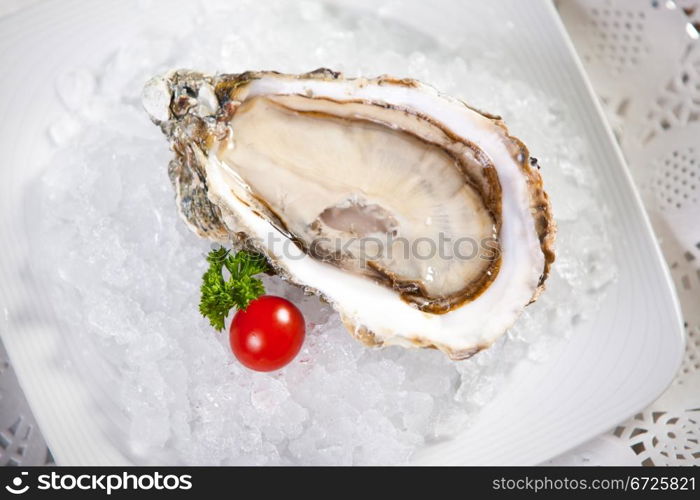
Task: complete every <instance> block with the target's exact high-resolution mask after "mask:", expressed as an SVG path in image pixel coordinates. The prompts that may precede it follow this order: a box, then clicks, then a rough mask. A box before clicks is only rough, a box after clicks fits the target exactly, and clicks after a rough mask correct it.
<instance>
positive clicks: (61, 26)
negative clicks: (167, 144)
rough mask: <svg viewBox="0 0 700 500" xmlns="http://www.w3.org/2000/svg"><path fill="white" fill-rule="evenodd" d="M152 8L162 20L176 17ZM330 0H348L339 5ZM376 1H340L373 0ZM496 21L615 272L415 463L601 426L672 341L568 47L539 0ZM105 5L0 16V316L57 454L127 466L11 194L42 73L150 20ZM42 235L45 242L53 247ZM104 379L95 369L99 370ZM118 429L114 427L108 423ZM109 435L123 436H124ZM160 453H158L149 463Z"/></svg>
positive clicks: (647, 253) (636, 403)
mask: <svg viewBox="0 0 700 500" xmlns="http://www.w3.org/2000/svg"><path fill="white" fill-rule="evenodd" d="M173 3H174V2H168V5H167V7H166V8H164V9H163V17H164V19H162V20H160V21H162V22H168V21H170V22H172V19H166V18H168V16H172V15H173V13H174V12H177V10H178V9H177V7H176V6H175V5H173ZM334 3H350V2H342V1H337V2H334ZM374 3H375V2H373V1H365V0H362V1H355V2H352V5H353V7H354V8H372V7H373V4H374ZM394 11H395V14H389V15H396V16H399V15H400V21H401V22H402V23H404V24H407V25H410V26H411V27H412V28H414V29H418V30H420V31H423V32H426V33H428V34H430V33H438V34H439V35H440V37H441V38H443V39H445V40H449V39H450V37H451V35H453V34H454V35H456V34H457V33H460V31H461V30H462V29H463V27H462V26H461V25H460V19H464V16H468V15H469V6H468V5H467V4H465V3H463V2H457V1H454V2H447V1H440V0H438V1H437V2H436V1H431V2H421V1H415V2H405V3H402V5H401V8H400V9H394ZM494 12H495V13H496V18H494V19H489V20H485V22H494V23H506V22H511V23H514V27H515V29H512V30H511V34H512V35H511V36H508V37H502V38H499V39H494V40H493V41H490V42H489V43H497V44H499V48H501V49H503V52H504V53H505V54H507V55H508V60H507V61H504V64H509V65H511V66H512V67H513V68H514V69H515V70H516V71H517V74H518V75H519V76H520V78H521V79H522V80H524V81H526V82H527V83H528V84H529V85H530V86H531V87H534V88H538V89H541V90H542V91H543V92H545V93H547V94H549V95H551V96H553V97H554V98H556V99H557V100H558V101H560V102H562V103H563V104H564V107H565V108H564V109H565V112H566V113H569V114H571V115H573V116H576V118H577V119H576V123H577V126H578V127H579V130H578V131H577V132H578V134H579V135H580V136H582V137H584V138H585V139H586V140H587V141H588V143H589V144H590V145H591V149H592V164H593V165H594V168H595V175H596V176H597V178H598V180H599V182H600V190H601V197H602V198H603V199H605V200H607V205H608V209H609V211H610V213H611V216H612V217H613V218H614V219H615V220H616V221H617V222H618V224H617V225H618V227H619V228H620V229H619V232H618V233H617V234H615V235H613V240H614V241H613V243H614V251H613V255H611V258H612V259H614V261H615V262H616V264H617V266H618V279H617V281H616V283H614V284H613V285H611V286H610V288H609V289H608V292H607V295H606V299H605V301H604V303H603V304H602V305H601V306H600V310H599V311H597V313H594V314H593V315H592V316H593V319H592V320H591V321H589V322H586V323H584V324H583V325H582V326H581V327H579V328H578V329H577V330H576V331H575V333H574V335H573V336H572V338H571V339H570V340H569V341H567V342H563V343H561V345H560V346H559V347H558V352H557V353H556V354H555V355H553V356H551V357H550V360H549V361H548V362H545V363H542V364H533V363H530V362H527V361H523V362H522V363H521V364H520V365H518V367H517V368H516V372H515V374H514V376H512V377H511V378H510V381H509V382H508V384H507V385H506V387H504V388H503V389H502V390H501V391H500V393H499V395H498V396H497V397H496V399H495V400H494V401H493V402H491V403H490V404H489V405H488V406H487V407H486V408H485V409H484V410H483V411H482V412H481V414H480V415H479V417H478V419H477V421H476V422H475V424H474V425H473V426H471V427H470V428H469V429H468V430H467V431H465V432H464V433H463V434H461V435H459V436H458V437H457V438H455V439H453V440H450V441H448V442H443V443H439V444H436V445H432V446H431V447H429V448H426V449H424V450H421V451H420V452H419V453H418V454H417V455H416V457H415V462H416V463H420V464H535V463H539V462H542V461H544V460H547V459H549V458H551V457H554V456H556V455H558V454H560V453H562V452H564V451H566V450H567V449H569V448H571V447H574V446H576V445H578V444H580V443H581V442H583V441H585V440H587V439H590V438H592V437H593V436H595V435H597V434H599V433H601V432H604V431H606V430H608V429H609V428H611V427H613V426H614V425H615V424H616V423H618V422H620V421H622V420H624V419H625V418H627V417H629V416H630V415H632V414H634V413H635V412H637V411H638V410H640V409H642V408H643V407H644V406H646V405H647V404H648V403H650V402H651V401H652V400H653V399H654V398H656V397H657V396H658V395H659V394H660V393H661V392H662V391H663V390H664V388H665V387H666V386H667V384H669V382H670V381H671V379H672V377H673V375H674V373H675V371H676V369H677V367H678V366H679V363H680V360H681V355H682V352H683V344H684V340H683V330H682V326H681V319H680V314H679V308H678V305H677V301H676V298H675V294H674V291H673V288H672V284H671V281H670V279H669V275H668V272H667V270H666V269H665V267H664V266H665V265H664V263H663V261H662V258H661V254H660V252H659V249H658V247H657V245H656V242H655V240H654V237H653V234H652V231H651V228H650V225H649V222H648V220H647V218H646V216H645V214H644V212H643V209H642V205H641V203H640V200H639V197H638V196H637V194H636V192H635V191H634V189H633V187H632V183H631V180H630V177H629V175H628V172H627V170H626V168H625V166H624V162H623V160H622V157H621V155H620V152H619V150H618V149H617V147H616V145H615V143H614V140H613V137H612V135H611V133H610V130H609V129H608V127H607V126H606V124H605V122H604V120H603V117H602V114H601V111H600V108H599V106H598V104H597V102H596V100H595V98H594V97H593V95H592V92H591V88H590V85H589V83H588V81H587V80H586V78H585V75H584V74H583V71H582V68H581V65H580V63H579V61H578V59H577V57H576V55H575V53H574V50H573V47H572V45H571V43H570V41H569V39H568V37H567V35H566V33H565V31H564V29H563V26H562V24H561V22H560V21H559V18H558V16H557V13H556V11H555V9H554V7H553V6H552V4H551V3H550V2H549V1H546V0H531V1H528V2H524V1H521V0H503V1H499V2H497V3H496V7H495V10H494ZM154 21H156V19H151V18H149V19H143V18H141V17H140V16H139V13H138V12H134V11H131V10H129V9H125V8H124V7H123V4H122V3H120V2H117V1H114V2H107V3H105V2H79V1H61V2H43V3H39V4H37V5H35V6H33V7H30V8H29V9H26V10H24V11H22V12H21V13H19V14H15V15H11V16H9V17H8V18H6V19H4V20H2V21H1V22H0V63H1V65H2V68H3V78H2V79H0V116H2V120H1V121H0V151H2V160H3V161H2V162H1V163H0V216H1V219H0V223H1V225H0V245H1V248H2V255H3V257H2V260H1V261H0V305H1V306H2V307H3V313H4V314H3V316H1V317H0V327H1V332H0V333H1V334H2V339H3V341H4V343H5V345H6V347H7V350H8V352H9V354H10V357H11V359H12V362H13V365H14V367H15V369H16V372H17V375H18V378H19V380H20V382H21V385H22V387H23V389H24V391H25V393H26V395H27V398H28V400H29V403H30V405H31V407H32V409H33V411H34V413H35V416H36V418H37V421H38V422H39V424H40V426H41V429H42V431H43V433H44V435H45V437H46V439H47V441H48V444H49V446H50V448H51V451H52V452H53V454H54V456H55V458H56V460H57V462H58V463H59V464H61V465H88V464H103V465H108V464H126V463H128V459H127V458H126V457H125V455H124V454H123V453H122V452H121V451H120V450H121V449H122V448H121V446H122V445H121V443H122V442H123V439H122V438H123V436H124V434H123V429H125V428H126V425H127V422H125V419H124V417H123V415H122V414H121V412H120V411H119V409H118V408H117V407H116V405H115V403H114V402H113V401H112V400H111V399H110V397H109V392H110V386H109V385H108V382H107V383H104V384H103V385H102V391H96V390H95V389H94V387H92V388H91V387H88V386H87V384H85V383H84V381H83V380H81V378H80V376H79V375H78V374H77V371H76V370H74V369H72V367H71V363H70V355H69V354H66V353H69V352H70V349H86V348H87V347H86V346H83V345H70V344H68V345H67V344H66V342H65V341H64V339H65V338H66V336H64V335H62V334H61V329H60V327H57V326H56V322H55V321H52V314H53V313H51V312H50V311H52V309H53V308H52V305H51V304H49V303H48V299H47V297H46V296H45V295H44V294H42V292H41V287H40V286H37V282H36V281H35V278H33V277H31V276H29V275H28V272H27V271H26V268H25V267H23V266H24V265H23V262H24V256H25V255H26V238H25V232H24V230H23V228H22V225H21V224H22V221H23V218H22V216H21V214H20V213H19V211H20V210H21V208H20V207H21V206H22V205H21V195H22V192H23V186H24V185H25V184H26V182H27V181H28V180H29V179H31V178H32V177H33V176H34V175H36V173H37V171H38V169H39V167H40V166H41V165H42V164H44V163H45V162H46V160H47V158H48V157H49V155H50V154H51V147H50V145H49V142H48V137H47V134H46V130H47V127H48V125H49V124H50V123H53V122H54V120H55V119H56V117H57V116H58V115H59V113H60V112H61V107H60V105H59V104H58V102H57V99H56V96H55V91H54V86H53V82H55V80H56V77H57V75H58V74H59V73H60V72H61V70H62V68H64V67H70V66H71V65H78V64H82V65H88V64H92V63H98V62H100V61H102V60H104V59H105V57H106V56H107V55H108V54H110V53H111V52H113V51H114V50H115V49H116V48H117V47H118V45H119V43H120V41H121V40H125V39H128V37H129V36H131V35H132V34H134V33H135V32H137V31H138V30H140V29H143V27H144V26H145V24H146V23H149V22H150V23H152V22H154ZM49 244H50V242H49ZM109 376H110V374H107V377H106V380H109ZM120 429H121V431H120ZM120 432H121V433H120ZM154 460H155V461H157V457H156V458H154Z"/></svg>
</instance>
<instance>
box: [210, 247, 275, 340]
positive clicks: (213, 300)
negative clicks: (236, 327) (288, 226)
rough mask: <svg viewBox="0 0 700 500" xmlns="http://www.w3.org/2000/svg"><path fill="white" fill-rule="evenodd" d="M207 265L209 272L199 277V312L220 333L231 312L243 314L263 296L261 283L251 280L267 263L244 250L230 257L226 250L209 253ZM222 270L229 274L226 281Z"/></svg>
mask: <svg viewBox="0 0 700 500" xmlns="http://www.w3.org/2000/svg"><path fill="white" fill-rule="evenodd" d="M207 262H208V263H209V269H207V271H206V272H205V273H204V275H202V286H201V288H200V291H201V298H200V301H199V312H200V313H201V314H202V316H204V317H205V318H208V319H209V322H210V323H211V326H213V327H214V328H215V329H216V330H218V331H221V330H223V329H224V322H225V321H226V316H228V313H229V311H230V310H231V309H233V308H234V307H235V308H237V309H242V310H245V309H246V308H247V307H248V304H250V303H251V302H252V301H253V300H255V299H257V298H258V297H260V296H261V295H263V294H264V293H265V287H264V286H263V283H262V281H261V280H260V279H258V278H255V277H254V276H255V275H256V274H260V273H263V272H265V271H267V270H268V265H267V260H265V257H264V256H262V255H260V254H259V253H255V252H251V251H248V250H241V251H239V252H236V254H235V255H231V252H230V251H229V250H226V249H225V248H218V249H216V250H212V251H211V252H209V255H207ZM224 268H226V270H227V271H228V273H229V279H228V280H226V279H225V278H224V273H223V270H224Z"/></svg>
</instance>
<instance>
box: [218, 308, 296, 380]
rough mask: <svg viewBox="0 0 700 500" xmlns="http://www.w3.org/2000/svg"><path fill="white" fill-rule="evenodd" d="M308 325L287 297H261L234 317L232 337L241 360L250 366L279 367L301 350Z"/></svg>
mask: <svg viewBox="0 0 700 500" xmlns="http://www.w3.org/2000/svg"><path fill="white" fill-rule="evenodd" d="M305 334H306V327H305V325H304V316H303V315H302V314H301V311H300V310H299V309H298V308H297V307H296V306H295V305H294V304H292V303H291V302H289V301H288V300H287V299H283V298H282V297H275V296H272V295H263V296H262V297H258V298H257V299H255V300H254V301H253V302H251V303H250V304H249V305H248V308H247V309H246V310H245V311H238V312H237V313H236V315H235V316H234V317H233V321H231V327H230V328H229V340H230V342H231V350H232V351H233V354H234V355H235V356H236V357H237V358H238V360H239V361H240V362H241V363H243V364H244V365H245V366H247V367H248V368H250V369H251V370H257V371H261V372H269V371H272V370H278V369H279V368H282V367H283V366H284V365H286V364H287V363H289V362H290V361H291V360H292V359H294V357H295V356H296V355H297V354H298V353H299V350H300V349H301V345H302V344H303V343H304V335H305Z"/></svg>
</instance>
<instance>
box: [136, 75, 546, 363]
mask: <svg viewBox="0 0 700 500" xmlns="http://www.w3.org/2000/svg"><path fill="white" fill-rule="evenodd" d="M143 98H144V107H145V108H146V110H147V111H148V113H149V114H150V116H151V119H152V120H153V121H154V122H155V123H156V124H157V125H159V126H160V127H161V129H162V130H163V132H164V133H165V135H166V136H167V137H168V139H169V140H170V143H171V146H172V149H173V151H174V152H175V156H174V159H173V160H172V161H171V163H170V167H169V174H170V178H171V180H172V182H173V185H174V187H175V191H176V197H177V203H178V206H179V208H180V212H181V214H182V216H183V218H184V220H185V221H186V222H187V224H188V225H189V226H190V228H191V229H192V230H193V231H195V232H196V233H197V234H199V235H200V236H202V237H205V238H209V239H211V240H214V241H219V242H222V243H226V242H230V241H233V242H234V243H235V244H238V245H243V244H247V245H252V246H254V247H255V248H256V249H257V250H259V251H260V252H262V253H263V254H265V255H266V257H267V258H268V260H269V262H270V264H271V265H272V267H273V268H274V269H275V270H276V271H277V273H279V274H280V275H281V276H282V277H284V278H286V279H288V280H289V281H291V282H292V283H295V284H297V285H300V286H303V287H305V288H306V289H307V290H310V291H313V292H315V293H318V294H319V295H321V296H322V297H323V298H324V299H325V300H327V301H328V302H330V303H331V304H332V305H333V306H334V307H335V309H336V310H337V311H338V312H339V313H340V315H341V317H342V319H343V322H344V323H345V325H346V326H347V327H348V330H349V331H350V332H351V333H352V334H353V335H354V336H355V337H357V338H358V339H359V340H361V341H362V342H364V343H366V344H369V345H403V346H420V347H434V348H438V349H441V350H442V351H444V352H445V353H447V354H448V355H449V356H450V357H452V358H453V359H464V358H467V357H469V356H471V355H473V354H474V353H476V352H478V351H479V350H481V349H484V348H486V347H488V346H489V345H491V344H492V343H493V342H494V340H495V339H497V338H498V337H499V336H500V335H501V334H503V333H504V332H505V331H506V330H507V329H508V328H509V327H510V326H511V325H512V324H513V322H514V321H515V320H516V318H517V317H518V315H519V314H520V312H521V311H522V309H523V308H524V307H525V306H526V305H527V304H529V303H530V302H532V301H534V300H535V299H536V298H537V296H538V294H539V293H540V291H541V290H542V289H543V286H544V282H545V279H546V278H547V274H548V272H549V267H550V265H551V263H552V261H553V260H554V253H553V240H554V234H555V228H554V222H553V219H552V214H551V209H550V204H549V201H548V198H547V195H546V193H545V192H544V190H543V187H542V180H541V177H540V174H539V171H538V169H539V167H538V166H537V163H536V160H535V159H534V158H531V157H530V155H529V153H528V150H527V148H526V147H525V145H524V144H523V143H522V142H521V141H519V140H518V139H516V138H515V137H512V136H511V135H509V134H508V130H507V129H506V127H505V125H504V124H503V122H502V121H501V120H500V118H498V117H496V116H491V115H488V114H485V113H482V112H479V111H477V110H475V109H473V108H471V107H469V106H467V105H466V104H464V103H463V102H461V101H459V100H456V99H453V98H450V97H447V96H444V95H442V94H440V93H439V92H437V91H436V90H435V89H433V88H432V87H429V86H426V85H424V84H421V83H419V82H417V81H415V80H408V79H396V78H391V77H386V76H384V77H379V78H375V79H365V78H356V79H350V78H344V77H343V76H342V75H340V74H338V73H335V72H332V71H330V70H327V69H320V70H316V71H313V72H310V73H306V74H302V75H284V74H279V73H276V72H246V73H241V74H232V75H216V76H207V75H203V74H200V73H196V72H192V71H185V70H180V71H173V72H170V73H168V74H166V75H163V76H160V77H155V78H153V79H152V80H150V81H149V82H148V83H147V84H146V87H145V88H144V94H143Z"/></svg>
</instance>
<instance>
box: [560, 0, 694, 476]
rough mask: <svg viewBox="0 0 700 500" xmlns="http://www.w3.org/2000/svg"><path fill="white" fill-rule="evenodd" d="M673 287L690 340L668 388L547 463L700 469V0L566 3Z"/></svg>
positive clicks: (565, 14)
mask: <svg viewBox="0 0 700 500" xmlns="http://www.w3.org/2000/svg"><path fill="white" fill-rule="evenodd" d="M557 7H558V8H559V12H560V14H561V16H562V19H563V20H564V23H565V25H566V27H567V29H568V31H569V33H570V35H571V37H572V39H573V41H574V45H575V46H576V49H577V51H578V53H579V56H580V57H581V59H582V61H583V64H584V66H585V68H586V71H587V72H588V74H589V76H590V78H591V80H592V82H593V86H594V88H595V90H596V92H597V93H598V96H599V97H600V100H601V102H602V103H603V107H604V109H605V112H606V114H607V117H608V119H609V121H610V124H611V125H612V127H613V129H614V131H615V135H616V136H617V139H618V141H619V143H620V145H621V146H622V150H623V153H624V155H625V157H626V159H627V161H628V164H629V167H630V170H631V172H632V176H633V178H634V181H635V183H636V184H637V186H638V187H639V189H640V192H641V194H642V199H643V201H644V205H645V207H646V209H647V212H648V213H649V216H650V218H651V221H652V224H653V226H654V230H655V231H656V235H657V237H658V239H659V243H660V244H661V248H662V250H663V253H664V256H665V257H666V261H667V262H668V264H669V267H670V268H671V274H672V276H673V279H674V282H675V284H676V289H677V291H678V296H679V298H680V302H681V307H682V309H683V317H684V319H685V327H686V330H687V334H688V340H687V347H686V353H685V359H684V361H683V365H682V367H681V369H680V370H679V372H678V374H677V376H676V378H675V380H674V381H673V384H672V385H671V387H669V389H668V390H667V391H666V392H665V393H664V394H663V395H662V396H661V397H660V398H659V399H658V400H657V401H655V402H654V403H653V404H652V405H650V406H649V407H648V408H647V409H645V410H644V411H642V412H641V413H639V414H638V415H636V416H634V417H633V418H631V419H630V420H628V421H627V422H623V423H621V424H620V425H619V426H617V427H616V428H615V429H611V431H610V433H609V434H606V435H603V436H601V437H599V438H597V439H594V440H592V441H590V442H588V443H586V444H584V445H583V446H580V447H579V448H577V449H576V450H574V451H572V452H570V453H567V454H565V455H562V456H561V457H558V458H557V459H555V460H552V461H551V462H550V463H552V464H557V465H564V464H588V465H637V464H642V465H700V40H698V38H699V36H698V32H699V31H700V0H675V1H661V0H615V1H612V0H560V1H558V2H557Z"/></svg>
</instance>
